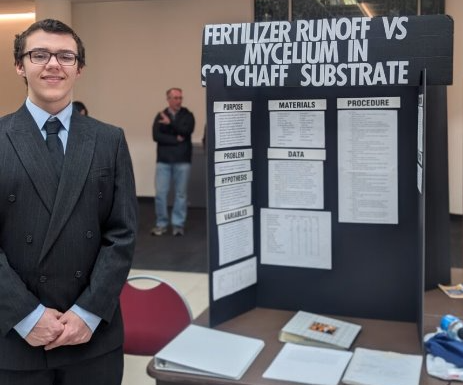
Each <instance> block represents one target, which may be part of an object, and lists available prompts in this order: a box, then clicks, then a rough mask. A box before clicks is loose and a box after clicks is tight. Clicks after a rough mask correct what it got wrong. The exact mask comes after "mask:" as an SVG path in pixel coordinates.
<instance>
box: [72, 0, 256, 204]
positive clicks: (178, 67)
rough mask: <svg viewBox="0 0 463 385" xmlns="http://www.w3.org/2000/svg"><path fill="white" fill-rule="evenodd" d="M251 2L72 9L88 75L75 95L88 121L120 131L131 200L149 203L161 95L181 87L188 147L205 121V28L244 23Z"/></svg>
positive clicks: (205, 0)
mask: <svg viewBox="0 0 463 385" xmlns="http://www.w3.org/2000/svg"><path fill="white" fill-rule="evenodd" d="M252 17H253V0H233V1H229V0H213V1H211V0H195V1H190V0H157V1H130V2H112V3H82V4H76V3H74V4H73V6H72V25H73V28H74V29H75V30H76V32H77V33H78V34H79V35H80V37H81V38H82V39H83V41H84V43H85V47H86V51H87V58H88V60H87V67H86V68H85V69H84V73H83V76H82V77H81V79H80V81H79V84H78V85H77V87H76V88H75V93H74V96H75V98H76V99H79V100H82V101H83V102H84V103H85V104H86V105H87V107H88V109H89V111H90V114H91V115H93V116H95V117H96V118H98V119H101V120H104V121H107V122H110V123H113V124H115V125H118V126H121V127H124V128H125V130H126V135H127V140H128V142H129V147H130V151H131V154H132V159H133V163H134V168H135V174H136V175H135V176H136V183H137V194H138V195H139V196H153V195H154V182H153V176H154V166H155V157H156V153H155V144H154V142H153V141H152V138H151V125H152V122H153V119H154V116H155V114H156V113H157V112H158V111H159V110H161V109H162V108H164V107H165V106H166V98H165V91H166V90H167V89H168V88H170V87H173V86H175V87H180V88H182V89H183V91H184V105H185V106H186V107H187V108H189V109H190V110H191V111H192V112H193V113H194V115H195V117H196V129H195V132H194V135H193V141H194V142H197V143H200V142H201V140H202V136H203V132H204V124H205V121H206V114H205V113H206V111H205V108H206V107H205V89H204V88H202V87H201V82H200V80H201V79H200V63H201V36H202V29H203V27H204V25H205V24H207V23H218V22H250V21H252Z"/></svg>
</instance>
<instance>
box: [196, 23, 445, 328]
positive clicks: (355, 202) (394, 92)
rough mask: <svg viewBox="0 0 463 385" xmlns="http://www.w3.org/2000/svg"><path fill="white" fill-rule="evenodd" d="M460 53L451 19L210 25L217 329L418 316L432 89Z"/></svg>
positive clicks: (213, 316)
mask: <svg viewBox="0 0 463 385" xmlns="http://www.w3.org/2000/svg"><path fill="white" fill-rule="evenodd" d="M452 47H453V22H452V20H451V19H450V18H449V17H447V16H444V15H440V16H421V17H384V18H381V17H378V18H340V19H321V20H300V21H294V22H268V23H240V24H220V25H207V26H206V27H205V29H204V34H203V58H202V76H203V78H202V80H203V82H204V84H205V85H206V87H207V141H206V143H207V154H208V166H207V167H208V168H207V173H208V182H209V185H208V246H209V250H208V253H209V263H210V309H209V313H210V324H211V325H212V326H213V325H216V324H218V323H221V322H223V321H225V320H228V319H230V318H232V317H234V316H236V315H239V314H241V313H243V312H245V311H247V310H250V309H252V308H254V307H256V306H260V307H270V308H278V309H287V310H304V311H308V312H312V313H323V314H326V315H334V316H336V315H339V316H351V317H363V318H376V319H386V320H399V321H410V322H417V323H418V324H420V323H421V318H422V306H423V304H422V295H423V287H424V282H423V275H424V253H425V246H426V238H427V237H426V236H425V228H426V227H425V224H426V222H425V202H424V199H425V190H426V184H425V178H426V167H425V166H426V165H425V163H426V87H425V86H426V85H447V84H451V81H452ZM428 108H429V107H428ZM428 146H432V143H431V144H430V143H428ZM442 156H446V154H442Z"/></svg>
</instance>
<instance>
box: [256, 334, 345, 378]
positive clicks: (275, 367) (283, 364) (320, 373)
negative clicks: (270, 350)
mask: <svg viewBox="0 0 463 385" xmlns="http://www.w3.org/2000/svg"><path fill="white" fill-rule="evenodd" d="M351 356H352V353H351V352H347V351H340V350H335V349H324V348H315V347H311V346H302V345H295V344H290V343H287V344H285V345H284V346H283V348H282V349H281V350H280V352H279V353H278V355H277V356H276V357H275V359H274V360H273V362H272V363H271V364H270V366H269V367H268V369H267V370H266V371H265V372H264V374H263V377H264V378H271V379H274V380H281V381H294V382H300V383H303V384H312V385H338V383H339V381H340V379H341V376H342V374H343V373H344V370H345V369H346V366H347V364H348V363H349V360H350V358H351Z"/></svg>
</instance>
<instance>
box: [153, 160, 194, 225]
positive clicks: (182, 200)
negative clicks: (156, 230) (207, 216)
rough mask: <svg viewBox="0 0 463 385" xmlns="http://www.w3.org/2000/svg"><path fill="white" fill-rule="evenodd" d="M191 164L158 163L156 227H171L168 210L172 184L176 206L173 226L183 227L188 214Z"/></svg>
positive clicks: (173, 209)
mask: <svg viewBox="0 0 463 385" xmlns="http://www.w3.org/2000/svg"><path fill="white" fill-rule="evenodd" d="M190 170H191V163H162V162H158V163H156V178H155V187H156V198H155V208H156V226H159V227H167V226H168V225H169V212H168V210H167V196H168V194H169V189H170V185H171V182H173V187H174V206H173V208H172V220H171V222H172V226H175V227H183V226H184V225H185V220H186V214H187V206H188V202H187V199H188V198H187V192H188V180H189V178H190Z"/></svg>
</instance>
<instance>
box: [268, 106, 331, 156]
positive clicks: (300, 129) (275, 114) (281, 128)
mask: <svg viewBox="0 0 463 385" xmlns="http://www.w3.org/2000/svg"><path fill="white" fill-rule="evenodd" d="M270 146H271V147H300V148H323V147H325V112H324V111H270Z"/></svg>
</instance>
